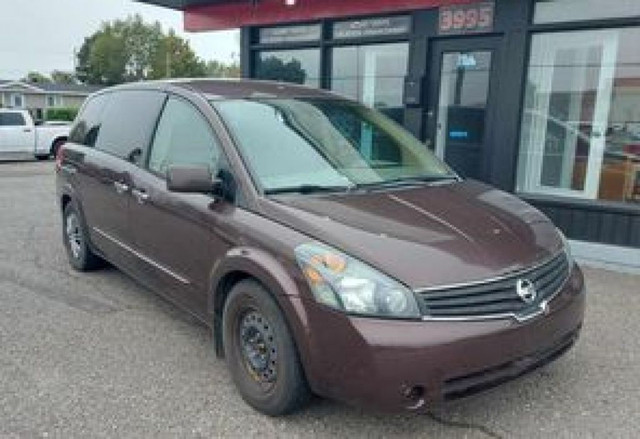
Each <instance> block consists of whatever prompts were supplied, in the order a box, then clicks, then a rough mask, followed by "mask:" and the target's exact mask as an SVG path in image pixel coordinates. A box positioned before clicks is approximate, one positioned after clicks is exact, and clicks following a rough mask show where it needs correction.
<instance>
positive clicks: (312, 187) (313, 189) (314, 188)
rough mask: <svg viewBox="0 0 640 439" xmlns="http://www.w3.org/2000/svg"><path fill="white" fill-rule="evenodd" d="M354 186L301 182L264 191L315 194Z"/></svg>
mask: <svg viewBox="0 0 640 439" xmlns="http://www.w3.org/2000/svg"><path fill="white" fill-rule="evenodd" d="M353 188H354V186H321V185H316V184H301V185H299V186H289V187H279V188H273V189H267V190H265V191H264V193H265V194H266V195H277V194H291V193H297V194H303V195H306V194H313V193H319V192H349V191H350V190H351V189H353Z"/></svg>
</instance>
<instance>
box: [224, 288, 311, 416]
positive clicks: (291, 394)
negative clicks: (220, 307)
mask: <svg viewBox="0 0 640 439" xmlns="http://www.w3.org/2000/svg"><path fill="white" fill-rule="evenodd" d="M222 319H223V322H222V326H223V334H222V336H223V341H224V352H225V357H226V361H227V364H228V366H229V372H231V376H232V378H233V380H234V382H235V384H236V386H237V387H238V390H239V391H240V394H241V395H242V397H243V398H244V400H245V401H246V402H247V403H249V404H250V405H251V406H252V407H254V408H255V409H257V410H259V411H260V412H262V413H265V414H267V415H271V416H281V415H285V414H287V413H291V412H292V411H294V410H296V409H298V408H300V407H302V406H303V405H304V404H305V402H306V401H307V400H308V398H309V395H310V391H309V387H308V385H307V382H306V379H305V376H304V371H303V369H302V365H301V364H300V359H299V357H298V352H297V349H296V346H295V343H294V341H293V338H292V336H291V332H290V331H289V327H288V324H287V321H286V318H285V316H284V314H283V313H282V311H281V310H280V308H279V306H278V304H277V302H276V301H275V299H274V297H273V296H272V295H271V293H269V292H268V291H267V290H266V289H265V288H264V287H263V286H262V285H261V284H259V283H258V282H256V281H254V280H244V281H241V282H238V283H237V284H236V285H235V286H234V287H233V288H232V290H231V292H230V293H229V297H228V299H227V301H226V303H225V307H224V311H223V316H222Z"/></svg>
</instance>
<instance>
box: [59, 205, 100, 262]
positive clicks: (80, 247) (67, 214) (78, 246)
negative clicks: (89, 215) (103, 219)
mask: <svg viewBox="0 0 640 439" xmlns="http://www.w3.org/2000/svg"><path fill="white" fill-rule="evenodd" d="M62 236H63V242H64V246H65V249H66V250H67V256H68V258H69V263H70V264H71V266H72V267H73V268H75V269H76V270H78V271H91V270H95V269H96V268H99V267H100V266H101V265H102V259H100V257H98V256H96V255H95V254H94V253H93V252H92V251H91V249H90V248H89V244H88V241H87V237H88V234H87V230H86V227H85V223H84V219H83V218H82V215H81V214H80V211H79V210H78V209H77V208H76V207H75V206H74V204H73V202H71V203H69V204H67V206H66V207H65V209H64V212H63V221H62Z"/></svg>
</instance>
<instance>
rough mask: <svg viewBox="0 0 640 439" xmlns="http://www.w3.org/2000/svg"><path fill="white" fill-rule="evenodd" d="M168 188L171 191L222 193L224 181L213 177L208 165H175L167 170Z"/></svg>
mask: <svg viewBox="0 0 640 439" xmlns="http://www.w3.org/2000/svg"><path fill="white" fill-rule="evenodd" d="M167 189H168V190H170V191H171V192H181V193H192V194H211V193H213V194H214V195H220V194H221V193H222V181H221V180H220V179H214V178H213V175H212V174H211V170H210V169H209V167H208V166H201V165H173V166H170V167H169V169H168V170H167Z"/></svg>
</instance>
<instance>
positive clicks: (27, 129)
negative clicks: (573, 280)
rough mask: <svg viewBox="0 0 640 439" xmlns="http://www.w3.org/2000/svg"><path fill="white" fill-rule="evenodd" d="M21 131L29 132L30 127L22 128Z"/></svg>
mask: <svg viewBox="0 0 640 439" xmlns="http://www.w3.org/2000/svg"><path fill="white" fill-rule="evenodd" d="M22 131H24V132H25V133H30V132H31V128H23V129H22Z"/></svg>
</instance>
